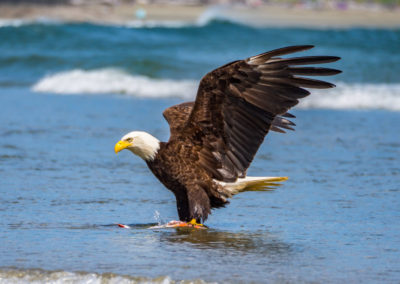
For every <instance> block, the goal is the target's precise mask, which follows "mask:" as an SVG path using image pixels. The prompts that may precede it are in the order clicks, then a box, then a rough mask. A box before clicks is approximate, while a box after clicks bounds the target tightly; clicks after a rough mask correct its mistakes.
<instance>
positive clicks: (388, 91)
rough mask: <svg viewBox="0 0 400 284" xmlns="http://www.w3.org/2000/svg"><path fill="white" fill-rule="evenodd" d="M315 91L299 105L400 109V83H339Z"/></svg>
mask: <svg viewBox="0 0 400 284" xmlns="http://www.w3.org/2000/svg"><path fill="white" fill-rule="evenodd" d="M313 93H314V95H311V96H309V97H307V98H305V99H304V100H302V101H301V102H300V104H299V107H301V108H324V109H386V110H392V111H400V84H383V83H381V84H364V83H363V84H361V83H354V84H349V83H338V84H337V87H336V88H333V89H329V90H323V91H314V92H313Z"/></svg>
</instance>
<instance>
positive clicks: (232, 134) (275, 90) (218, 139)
mask: <svg viewBox="0 0 400 284" xmlns="http://www.w3.org/2000/svg"><path fill="white" fill-rule="evenodd" d="M312 47H313V46H311V45H305V46H291V47H285V48H281V49H276V50H273V51H269V52H266V53H263V54H259V55H256V56H253V57H250V58H248V59H245V60H240V61H234V62H231V63H228V64H226V65H224V66H222V67H220V68H218V69H215V70H214V71H212V72H210V73H208V74H207V75H206V76H204V77H203V79H202V80H201V82H200V86H199V89H198V93H197V97H196V101H195V102H194V103H193V102H190V103H186V104H181V105H177V106H173V107H171V108H168V109H167V110H166V111H165V112H164V116H165V118H166V119H167V121H168V122H169V124H170V127H171V138H170V141H173V140H174V139H177V138H179V140H182V139H183V140H184V141H190V143H193V144H195V145H200V146H201V151H200V152H199V153H198V157H199V159H198V161H197V162H198V163H199V164H200V165H201V166H202V167H203V168H204V169H206V170H207V172H209V173H210V174H211V175H212V177H213V178H215V179H218V180H221V181H228V182H229V181H234V180H236V179H237V178H238V177H243V176H245V174H246V170H247V168H248V167H249V165H250V163H251V161H252V160H253V158H254V155H255V154H256V152H257V150H258V148H259V147H260V145H261V143H262V141H263V140H264V137H265V135H266V134H267V133H268V131H269V130H273V131H277V132H285V131H284V129H287V130H293V126H295V125H294V123H292V122H291V121H290V120H288V119H287V118H293V117H294V116H293V115H291V114H289V113H287V111H288V110H289V109H290V108H291V107H293V106H295V105H296V104H297V103H298V101H299V99H301V98H303V97H306V96H308V95H309V94H310V92H309V91H307V90H306V89H304V88H322V89H323V88H332V87H334V85H333V84H331V83H328V82H324V81H320V80H315V79H310V78H304V77H299V76H298V75H306V76H328V75H335V74H338V73H340V71H339V70H335V69H329V68H317V67H307V66H306V67H293V66H297V65H309V64H322V63H329V62H334V61H337V60H338V59H339V57H334V56H306V57H293V58H280V57H279V56H282V55H286V54H290V53H293V52H298V51H303V50H307V49H311V48H312Z"/></svg>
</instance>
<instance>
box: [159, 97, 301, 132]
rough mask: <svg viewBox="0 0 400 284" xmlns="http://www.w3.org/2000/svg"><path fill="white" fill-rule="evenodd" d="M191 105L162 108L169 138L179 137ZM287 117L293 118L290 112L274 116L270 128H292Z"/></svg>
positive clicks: (191, 103)
mask: <svg viewBox="0 0 400 284" xmlns="http://www.w3.org/2000/svg"><path fill="white" fill-rule="evenodd" d="M193 106H194V102H186V103H181V104H178V105H174V106H171V107H169V108H167V109H166V110H164V112H163V116H164V118H165V120H166V121H167V122H168V124H169V128H170V132H171V135H170V139H171V138H172V139H174V138H176V137H179V135H180V133H181V132H182V130H183V128H184V126H185V125H186V122H187V120H188V119H189V116H190V113H191V112H192V109H193ZM287 118H295V116H294V115H292V114H290V113H285V114H284V115H282V116H280V115H278V116H276V117H275V118H274V120H273V121H272V126H271V129H270V130H272V131H275V132H280V133H285V130H283V129H288V130H294V128H293V126H296V125H295V124H294V123H293V122H292V121H290V120H289V119H287ZM282 128H283V129H282Z"/></svg>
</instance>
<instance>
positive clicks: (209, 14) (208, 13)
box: [0, 5, 249, 28]
mask: <svg viewBox="0 0 400 284" xmlns="http://www.w3.org/2000/svg"><path fill="white" fill-rule="evenodd" d="M214 22H229V23H232V24H240V25H249V24H248V23H245V22H244V21H240V20H238V19H236V18H235V17H233V16H231V15H229V13H228V12H227V7H225V6H223V5H215V6H210V7H208V8H207V9H206V10H205V11H204V12H203V13H202V14H200V16H199V17H198V18H197V19H196V20H194V21H178V20H161V21H160V20H131V21H125V22H120V23H110V22H104V21H101V20H99V21H94V22H92V24H94V25H96V24H97V25H104V26H122V27H127V28H187V27H204V26H207V25H209V24H211V23H214ZM67 23H71V22H70V21H62V20H56V19H51V18H46V17H41V18H36V19H0V28H2V27H21V26H27V25H35V24H41V25H54V24H67Z"/></svg>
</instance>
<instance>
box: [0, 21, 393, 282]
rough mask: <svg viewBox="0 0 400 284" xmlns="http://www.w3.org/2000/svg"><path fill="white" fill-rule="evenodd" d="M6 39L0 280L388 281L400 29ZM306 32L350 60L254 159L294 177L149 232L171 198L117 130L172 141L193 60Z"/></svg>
mask: <svg viewBox="0 0 400 284" xmlns="http://www.w3.org/2000/svg"><path fill="white" fill-rule="evenodd" d="M0 39H1V40H0V106H1V112H0V238H1V244H0V283H3V282H4V283H8V282H12V281H18V282H32V281H37V282H46V281H47V282H51V281H68V280H71V279H72V280H74V281H77V282H87V283H89V282H90V281H99V280H100V281H111V282H112V281H115V282H118V281H126V282H140V281H149V282H155V283H169V282H173V281H174V280H192V281H198V283H201V281H204V282H222V283H224V282H227V283H232V282H234V283H249V282H255V283H310V282H312V283H397V282H399V281H400V124H399V121H400V77H399V74H400V53H399V47H400V30H398V29H390V30H386V29H320V30H319V29H290V28H273V29H272V28H255V27H250V26H245V25H240V24H235V23H232V22H227V21H211V22H209V23H207V24H205V25H202V26H200V25H194V24H193V25H186V26H182V27H175V28H171V27H163V26H159V27H152V28H149V27H136V28H133V27H129V26H106V25H94V24H71V23H51V22H50V23H34V22H33V23H26V24H22V25H20V26H15V25H10V26H7V25H3V26H2V27H0ZM302 44H313V45H315V46H316V48H314V49H312V50H310V51H307V52H304V53H299V56H300V55H336V56H340V57H342V60H341V61H339V62H337V63H334V64H330V65H329V66H330V67H333V68H338V69H341V70H343V71H344V72H343V73H342V74H340V75H338V76H334V77H332V78H329V80H330V81H331V82H333V83H336V84H337V86H338V87H337V88H335V89H333V90H329V91H327V92H325V91H319V92H315V93H314V94H313V95H311V97H310V98H309V100H308V101H307V102H306V103H305V104H303V105H300V106H299V107H298V108H295V109H293V111H292V113H293V114H295V115H296V117H297V118H296V119H294V122H295V123H296V125H297V126H296V131H295V132H289V133H286V134H280V133H270V134H268V136H267V137H266V139H265V142H264V144H263V145H262V147H261V148H260V150H259V152H258V154H257V156H256V158H255V160H254V162H253V164H252V166H251V167H250V169H249V172H248V174H249V175H250V176H289V180H288V181H286V182H285V183H284V184H283V186H281V187H280V188H278V189H277V190H275V191H270V192H245V193H241V194H239V195H236V196H234V197H233V198H232V199H231V203H230V204H229V205H228V206H227V207H226V208H223V209H218V210H214V211H213V213H212V215H210V217H209V219H208V221H207V223H206V224H207V225H208V226H209V227H210V229H208V230H176V229H159V230H152V229H148V228H149V227H150V226H152V225H155V224H158V223H162V224H163V223H166V222H168V221H171V220H176V219H177V218H178V216H177V212H176V204H175V198H174V196H173V194H172V193H171V192H170V191H168V190H166V189H165V188H164V187H163V186H162V185H161V184H160V183H159V182H158V180H157V179H156V178H155V177H154V176H153V175H152V174H151V173H150V171H149V170H148V169H147V167H146V165H145V163H144V162H143V161H142V160H140V159H139V158H138V157H135V156H133V155H132V154H131V153H128V152H121V153H120V154H119V155H118V156H116V155H115V153H114V151H113V147H114V144H115V143H116V142H117V141H118V140H119V139H120V138H121V137H122V136H123V135H124V134H125V133H127V132H129V131H132V130H145V131H147V132H149V133H151V134H153V135H154V136H156V137H158V138H159V139H160V140H163V141H166V140H167V139H168V137H169V129H168V125H167V123H166V121H165V120H164V119H163V117H162V111H163V110H164V109H165V108H167V107H169V106H171V105H174V104H177V103H180V102H183V101H187V100H192V99H193V98H194V96H195V93H196V86H197V84H198V81H199V80H200V79H201V77H202V76H203V75H204V74H206V73H207V72H209V71H210V70H212V69H214V68H216V67H218V66H220V65H223V64H225V63H227V62H229V61H233V60H236V59H241V58H246V57H249V56H252V55H255V54H258V53H261V52H264V51H268V50H270V49H274V48H279V47H283V46H288V45H302ZM324 79H326V78H324ZM117 223H123V224H128V225H130V226H131V229H122V228H119V227H118V226H117V225H116V224H117ZM196 279H197V280H196Z"/></svg>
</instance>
